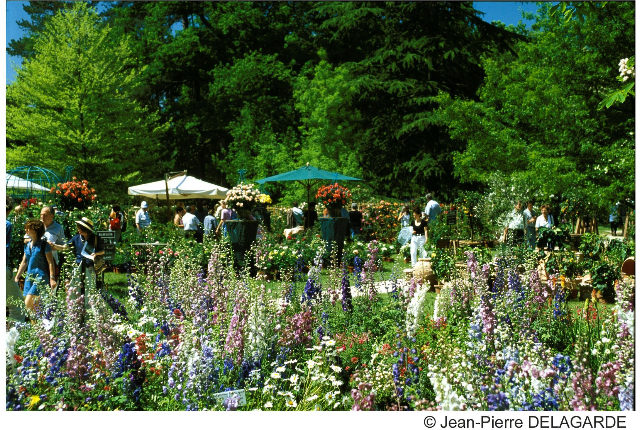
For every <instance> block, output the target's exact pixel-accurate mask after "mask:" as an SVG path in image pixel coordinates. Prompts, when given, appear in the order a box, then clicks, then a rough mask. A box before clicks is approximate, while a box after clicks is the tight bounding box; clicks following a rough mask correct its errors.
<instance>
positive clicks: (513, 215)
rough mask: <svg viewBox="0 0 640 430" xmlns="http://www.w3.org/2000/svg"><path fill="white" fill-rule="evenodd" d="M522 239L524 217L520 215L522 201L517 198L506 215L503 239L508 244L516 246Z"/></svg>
mask: <svg viewBox="0 0 640 430" xmlns="http://www.w3.org/2000/svg"><path fill="white" fill-rule="evenodd" d="M523 239H524V217H523V215H522V202H520V200H518V201H517V202H516V204H515V206H514V208H513V211H511V212H510V213H509V215H508V216H507V225H506V227H505V228H504V235H503V240H504V242H505V243H506V244H508V245H509V246H517V245H519V244H521V243H522V242H523Z"/></svg>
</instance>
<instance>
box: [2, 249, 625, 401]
mask: <svg viewBox="0 0 640 430" xmlns="http://www.w3.org/2000/svg"><path fill="white" fill-rule="evenodd" d="M288 243H289V244H290V243H291V242H288ZM289 244H285V245H278V246H282V248H281V249H285V248H284V246H291V245H289ZM269 246H274V247H275V246H276V244H273V245H269ZM171 247H172V248H168V249H163V250H162V251H163V252H159V251H158V252H154V253H153V254H149V255H147V256H146V257H144V258H143V259H142V260H141V261H140V262H139V270H137V272H136V273H134V274H132V275H130V277H129V292H128V295H127V297H126V298H125V299H124V300H120V301H118V300H116V299H115V298H114V297H112V296H110V295H109V294H108V293H106V292H102V294H90V297H89V299H90V300H89V301H90V308H89V310H88V312H87V315H86V317H85V319H84V323H82V321H81V319H80V315H81V308H82V305H81V304H79V303H78V301H77V300H73V299H71V297H72V296H69V298H68V299H67V297H65V296H64V295H63V294H62V291H61V294H59V295H58V296H57V297H52V296H51V295H50V294H48V292H46V291H44V292H43V294H42V297H41V302H42V305H43V306H42V314H40V315H39V316H38V318H36V319H35V323H34V324H23V325H17V326H16V327H14V328H12V330H11V332H10V333H9V335H8V340H7V357H6V360H7V384H6V387H7V388H6V395H7V405H6V407H7V409H12V410H33V409H45V410H56V409H57V410H75V409H81V410H85V409H86V410H114V409H120V410H205V409H206V410H212V409H213V410H225V409H226V410H234V409H243V410H252V409H264V410H272V409H273V410H313V409H320V410H349V409H353V410H409V409H413V410H424V409H443V410H507V409H509V410H522V409H524V410H590V409H599V410H619V409H625V410H626V409H629V408H631V407H632V406H633V370H634V369H633V367H632V366H633V363H634V360H633V350H634V343H633V339H634V338H633V289H632V288H633V286H632V285H631V284H630V283H629V281H628V280H627V283H624V282H620V281H618V282H617V283H616V297H617V304H616V305H615V307H611V308H609V307H602V306H601V305H599V304H597V303H594V302H590V301H587V302H585V304H584V306H581V307H580V308H578V309H575V308H572V307H571V306H569V305H568V303H567V301H566V294H565V292H564V291H563V289H562V285H561V282H560V281H559V279H558V278H557V277H555V276H551V277H550V278H549V280H548V281H546V282H544V283H543V282H541V281H540V279H539V276H538V272H537V271H536V270H534V269H533V267H535V265H531V266H528V267H527V269H526V270H525V271H524V273H521V272H523V271H522V270H520V269H519V268H518V267H517V266H515V265H514V263H513V262H514V261H515V260H514V259H512V258H511V257H510V256H509V255H505V256H503V257H500V258H498V259H497V260H494V261H493V262H491V263H486V264H482V265H481V264H480V263H478V261H477V259H476V257H475V255H474V254H473V253H469V254H468V255H467V263H466V264H467V268H468V270H467V274H466V276H464V277H462V278H457V279H455V280H454V281H453V282H448V283H446V284H445V287H444V288H443V290H442V293H441V294H439V295H438V296H437V299H435V302H434V298H435V297H434V294H433V293H431V292H427V286H421V285H419V284H416V283H415V282H411V283H410V284H409V285H407V286H405V287H403V286H402V285H401V283H400V281H398V280H397V279H395V278H394V277H393V275H390V276H391V277H390V279H388V278H389V275H387V276H384V274H383V273H381V272H379V271H377V270H376V266H375V263H376V261H377V259H378V258H379V257H378V255H379V248H378V245H377V244H375V243H369V244H367V252H368V256H367V258H366V259H365V260H364V262H363V265H362V267H361V268H360V271H359V272H356V271H354V273H353V274H349V273H348V272H347V271H346V270H344V269H343V268H341V267H333V268H325V269H322V264H323V252H324V251H323V246H322V244H319V243H318V244H317V243H314V242H313V241H312V242H311V243H310V244H306V243H305V244H300V248H305V247H306V248H308V249H310V250H312V252H313V253H314V255H315V257H314V258H313V260H311V263H310V268H309V271H308V273H307V274H306V275H305V276H303V277H302V278H301V279H298V280H297V279H295V278H294V279H288V280H286V281H283V282H281V283H278V284H277V285H278V290H277V291H276V292H275V294H276V296H275V297H274V296H273V295H269V292H268V291H267V288H266V287H265V286H264V285H263V284H262V283H261V282H260V281H258V280H255V279H254V278H250V277H248V276H247V275H246V274H244V273H243V272H241V273H240V274H238V273H237V272H236V271H235V270H234V269H233V265H232V258H231V253H230V249H229V245H228V244H226V243H224V242H221V243H218V242H212V243H209V244H207V245H206V246H203V248H202V251H201V252H204V253H205V254H204V258H205V264H203V263H202V261H199V258H200V257H198V258H196V255H195V254H194V255H193V256H191V254H190V253H189V252H190V251H189V250H188V249H189V248H190V247H191V243H190V242H186V241H185V242H176V243H175V244H172V245H171ZM300 248H297V249H300ZM169 249H170V250H171V252H169ZM265 249H266V248H265ZM274 249H275V248H274ZM198 255H199V254H198ZM322 270H324V276H322V277H321V276H320V273H321V271H322ZM383 280H388V281H390V283H389V284H388V287H387V288H386V289H385V290H384V291H385V292H383V293H381V292H379V290H378V289H377V288H375V285H376V283H377V282H380V281H383ZM272 287H273V285H272ZM68 288H74V284H70V285H69V287H68ZM61 290H62V289H61ZM226 390H243V391H242V394H243V395H244V397H243V396H242V395H241V396H237V397H231V398H229V399H227V400H224V401H223V400H220V401H217V400H216V398H217V397H216V393H223V392H225V391H226ZM243 399H244V400H246V404H245V403H244V400H243Z"/></svg>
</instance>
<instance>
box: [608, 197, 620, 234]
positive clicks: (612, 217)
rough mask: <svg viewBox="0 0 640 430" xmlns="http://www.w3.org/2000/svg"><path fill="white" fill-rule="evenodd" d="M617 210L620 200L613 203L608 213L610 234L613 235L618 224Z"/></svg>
mask: <svg viewBox="0 0 640 430" xmlns="http://www.w3.org/2000/svg"><path fill="white" fill-rule="evenodd" d="M619 211H620V202H617V203H616V204H615V205H613V206H611V212H610V213H609V223H610V225H611V234H612V235H614V236H617V233H618V226H619V225H620V223H619V220H620V217H619V215H618V213H619Z"/></svg>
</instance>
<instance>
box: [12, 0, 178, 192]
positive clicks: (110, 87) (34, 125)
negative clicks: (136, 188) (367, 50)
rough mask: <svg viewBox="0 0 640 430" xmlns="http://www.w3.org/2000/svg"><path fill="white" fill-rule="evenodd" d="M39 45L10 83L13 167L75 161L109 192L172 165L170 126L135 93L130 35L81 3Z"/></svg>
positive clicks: (53, 23) (48, 27) (55, 20)
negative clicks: (165, 142) (166, 134)
mask: <svg viewBox="0 0 640 430" xmlns="http://www.w3.org/2000/svg"><path fill="white" fill-rule="evenodd" d="M33 49H34V53H35V55H34V56H33V57H32V58H30V59H26V61H25V62H24V64H23V66H22V68H21V69H20V70H19V71H18V75H17V79H16V81H15V82H14V83H13V84H11V85H9V86H8V88H7V146H8V147H7V166H8V167H11V166H16V165H21V164H22V165H24V164H27V165H40V166H45V167H49V168H52V169H53V170H57V171H59V172H61V171H63V169H64V167H65V166H66V165H71V166H73V167H74V174H75V175H76V176H78V177H82V178H85V179H88V180H89V181H90V182H91V183H92V184H95V188H96V190H97V191H98V193H99V194H102V195H103V196H105V197H111V196H114V195H116V194H119V195H122V194H125V193H126V187H127V186H128V185H131V183H135V182H136V181H139V180H144V179H150V178H156V177H157V176H158V174H159V173H160V172H163V171H164V170H165V169H166V168H167V167H170V161H169V160H168V159H167V157H165V153H164V150H163V147H162V145H161V144H160V141H159V139H158V137H159V135H160V134H161V133H162V132H163V131H164V129H165V127H166V126H165V125H163V124H162V123H160V122H159V121H158V118H157V115H156V114H155V113H154V112H152V111H149V110H148V109H145V108H143V107H142V106H141V105H140V103H138V102H137V101H135V100H134V98H133V94H134V93H135V92H136V90H137V88H138V86H139V85H140V79H139V70H138V69H137V68H136V67H134V66H135V64H133V61H134V58H133V56H132V52H131V49H130V46H129V40H128V38H126V37H124V38H123V37H117V38H116V37H114V33H113V32H112V30H111V28H110V27H109V26H108V25H105V24H104V23H103V22H102V20H101V18H100V17H99V16H98V14H97V13H96V11H95V10H94V9H93V8H91V7H89V6H87V5H86V4H84V3H76V4H74V6H73V8H72V9H70V10H66V11H64V12H58V13H56V15H55V16H53V17H52V18H51V19H50V20H49V21H48V22H47V23H46V24H45V29H44V30H43V31H42V33H40V34H39V35H38V37H37V38H36V39H35V43H34V46H33Z"/></svg>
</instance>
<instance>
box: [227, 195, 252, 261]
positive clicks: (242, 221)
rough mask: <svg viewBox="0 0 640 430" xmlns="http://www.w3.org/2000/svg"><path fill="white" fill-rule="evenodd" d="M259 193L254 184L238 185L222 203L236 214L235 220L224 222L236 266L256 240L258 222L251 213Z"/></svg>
mask: <svg viewBox="0 0 640 430" xmlns="http://www.w3.org/2000/svg"><path fill="white" fill-rule="evenodd" d="M260 196H261V193H260V191H258V189H257V188H256V187H255V185H254V184H245V183H242V182H241V183H239V184H238V185H236V186H235V187H233V188H231V189H230V190H229V192H228V193H227V197H226V198H225V199H224V201H225V202H226V203H227V207H229V208H232V209H234V210H235V211H236V213H237V214H238V218H239V219H237V220H229V221H226V222H225V225H226V226H227V232H228V234H229V239H230V240H231V247H232V249H233V253H234V260H235V262H236V265H237V266H239V265H241V263H242V262H244V254H245V252H246V251H247V250H248V249H249V248H250V247H251V244H252V243H253V242H254V241H255V240H256V235H257V233H258V221H256V220H255V219H254V218H253V216H252V215H251V211H252V210H253V209H254V208H255V207H256V205H257V204H259V203H260Z"/></svg>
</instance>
